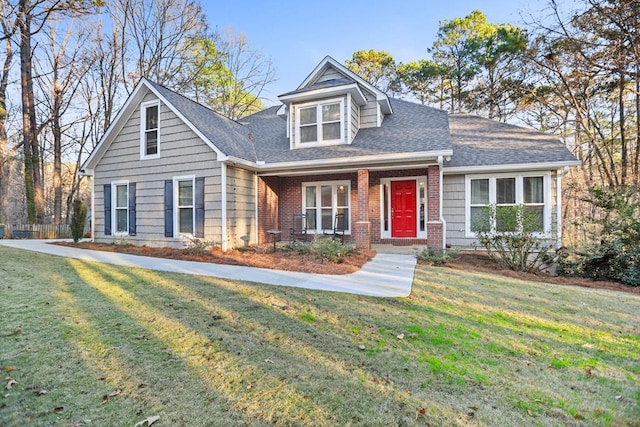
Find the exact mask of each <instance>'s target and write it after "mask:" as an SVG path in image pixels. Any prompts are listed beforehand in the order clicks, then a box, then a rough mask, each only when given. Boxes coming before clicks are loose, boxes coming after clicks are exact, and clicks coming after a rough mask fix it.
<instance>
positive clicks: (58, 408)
mask: <svg viewBox="0 0 640 427" xmlns="http://www.w3.org/2000/svg"><path fill="white" fill-rule="evenodd" d="M62 411H64V406H56V407H55V408H53V413H54V414H59V413H60V412H62Z"/></svg>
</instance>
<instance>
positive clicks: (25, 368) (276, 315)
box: [0, 247, 640, 426]
mask: <svg viewBox="0 0 640 427" xmlns="http://www.w3.org/2000/svg"><path fill="white" fill-rule="evenodd" d="M0 277H1V280H0V313H1V319H2V322H1V323H0V369H2V372H1V373H2V380H3V383H2V384H1V386H2V396H0V425H9V426H12V425H23V424H27V423H32V424H33V425H56V426H83V425H87V426H122V425H128V426H133V425H134V424H136V423H138V422H141V421H143V420H145V419H149V417H159V418H158V419H157V421H156V422H155V423H153V425H154V426H174V425H184V426H213V425H273V424H275V425H314V426H317V425H349V424H352V425H367V426H370V425H374V426H376V425H379V426H383V425H428V424H430V425H580V426H584V425H640V424H638V420H639V419H640V330H639V328H640V320H639V319H640V317H639V313H640V296H638V295H634V294H628V293H620V292H614V291H608V290H598V289H585V288H578V287H570V286H558V285H548V284H543V283H535V282H526V281H521V280H518V279H513V278H506V277H502V276H498V275H493V274H490V273H485V272H469V271H460V270H452V269H444V268H434V267H426V266H418V268H417V270H416V278H415V281H414V289H413V293H412V295H411V296H410V297H408V298H395V299H380V298H372V297H364V296H357V295H348V294H337V293H330V292H321V291H312V290H306V289H294V288H285V287H275V286H266V285H259V284H254V283H247V282H238V281H230V280H221V279H215V278H203V277H192V276H188V275H180V274H169V273H161V272H154V271H147V270H142V269H124V268H122V267H116V266H111V265H106V264H99V263H92V262H86V261H81V260H74V259H64V258H60V257H54V256H48V255H43V254H35V253H30V252H26V251H20V250H15V249H10V248H5V247H0ZM151 419H152V420H153V419H155V418H151Z"/></svg>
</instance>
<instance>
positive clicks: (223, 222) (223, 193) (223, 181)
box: [220, 162, 228, 252]
mask: <svg viewBox="0 0 640 427" xmlns="http://www.w3.org/2000/svg"><path fill="white" fill-rule="evenodd" d="M220 187H221V189H220V199H221V200H220V203H221V209H220V210H221V216H220V228H221V229H222V231H221V235H220V248H221V249H222V251H223V252H226V251H227V249H228V242H227V164H226V163H224V162H222V163H220Z"/></svg>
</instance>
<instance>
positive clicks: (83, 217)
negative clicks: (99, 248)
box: [71, 199, 87, 243]
mask: <svg viewBox="0 0 640 427" xmlns="http://www.w3.org/2000/svg"><path fill="white" fill-rule="evenodd" d="M86 221H87V206H86V205H85V204H83V203H82V201H81V200H80V199H75V200H74V201H73V215H72V216H71V237H73V241H74V242H75V243H78V242H79V241H80V239H82V235H83V234H84V225H85V223H86Z"/></svg>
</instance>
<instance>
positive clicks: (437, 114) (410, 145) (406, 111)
mask: <svg viewBox="0 0 640 427" xmlns="http://www.w3.org/2000/svg"><path fill="white" fill-rule="evenodd" d="M391 105H392V107H393V110H394V113H393V114H392V115H388V116H386V117H385V119H384V121H383V122H382V126H381V127H379V128H364V129H360V130H359V131H358V133H357V134H356V137H355V138H354V140H353V141H352V143H351V144H350V145H332V146H326V147H310V148H301V149H295V150H291V149H290V148H289V138H287V136H286V120H285V118H283V117H279V116H277V115H276V110H277V108H276V107H272V108H269V109H267V110H264V111H261V112H259V113H256V114H254V115H251V116H249V117H245V118H244V119H242V122H243V123H246V124H247V126H248V128H250V129H251V132H252V133H253V134H254V135H255V142H256V150H257V154H258V159H259V160H263V161H265V162H267V163H279V162H291V161H304V160H316V159H331V158H345V157H358V156H371V155H379V156H384V155H388V154H394V153H413V152H425V151H443V150H451V143H450V141H449V129H448V126H449V123H448V117H447V113H446V111H441V110H437V109H435V108H431V107H426V106H423V105H420V104H415V103H412V102H407V101H402V100H399V99H392V100H391Z"/></svg>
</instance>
